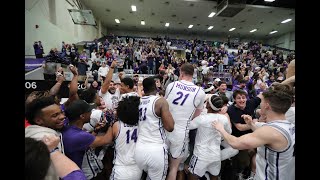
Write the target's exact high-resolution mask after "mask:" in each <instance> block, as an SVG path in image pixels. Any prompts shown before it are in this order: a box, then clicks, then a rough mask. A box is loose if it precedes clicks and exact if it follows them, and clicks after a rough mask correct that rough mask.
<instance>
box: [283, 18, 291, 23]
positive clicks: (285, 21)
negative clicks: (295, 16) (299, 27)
mask: <svg viewBox="0 0 320 180" xmlns="http://www.w3.org/2000/svg"><path fill="white" fill-rule="evenodd" d="M291 20H292V19H286V20H284V21H282V22H281V23H282V24H284V23H287V22H289V21H291Z"/></svg>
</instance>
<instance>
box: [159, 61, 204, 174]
mask: <svg viewBox="0 0 320 180" xmlns="http://www.w3.org/2000/svg"><path fill="white" fill-rule="evenodd" d="M193 71H194V68H193V66H192V65H191V64H189V63H186V64H183V65H182V66H181V69H180V77H179V81H175V82H172V83H170V84H169V85H168V87H167V88H166V94H165V98H166V99H167V101H168V104H169V110H170V112H171V113H172V116H173V119H174V121H175V126H174V130H173V131H172V132H171V133H168V145H169V151H170V154H171V156H170V165H169V175H168V180H176V176H177V171H178V168H179V170H180V171H182V170H183V167H184V164H183V163H184V161H185V160H186V159H187V157H188V155H189V154H188V144H189V127H188V126H189V122H190V120H191V119H193V118H194V117H196V116H198V115H199V114H200V113H201V111H202V108H203V104H204V100H205V93H204V91H203V90H202V89H201V87H199V86H196V85H195V84H193V82H192V76H193ZM180 163H181V165H180ZM179 165H180V167H179Z"/></svg>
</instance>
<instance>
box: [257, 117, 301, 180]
mask: <svg viewBox="0 0 320 180" xmlns="http://www.w3.org/2000/svg"><path fill="white" fill-rule="evenodd" d="M263 126H270V127H273V128H275V129H276V130H277V131H279V132H280V133H281V134H282V135H283V136H284V137H285V138H286V139H287V141H288V146H287V148H286V149H285V150H283V151H276V150H273V149H271V148H269V147H267V146H262V147H258V148H257V156H256V163H257V168H256V175H255V179H258V180H260V179H261V180H265V179H281V180H290V178H289V177H290V176H288V173H289V168H290V167H291V165H290V162H292V158H293V152H294V145H295V125H293V124H292V123H290V122H289V121H287V120H278V121H272V122H268V123H266V124H264V125H263Z"/></svg>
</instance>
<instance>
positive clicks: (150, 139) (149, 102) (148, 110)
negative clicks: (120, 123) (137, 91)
mask: <svg viewBox="0 0 320 180" xmlns="http://www.w3.org/2000/svg"><path fill="white" fill-rule="evenodd" d="M159 98H160V97H158V96H154V95H151V96H143V97H142V98H141V102H140V105H139V112H140V119H139V131H138V132H139V138H138V141H139V143H144V144H164V143H165V140H166V134H165V132H164V128H163V124H162V120H161V118H160V117H158V116H157V115H156V113H155V104H156V101H157V100H158V99H159Z"/></svg>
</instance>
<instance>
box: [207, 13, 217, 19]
mask: <svg viewBox="0 0 320 180" xmlns="http://www.w3.org/2000/svg"><path fill="white" fill-rule="evenodd" d="M215 14H216V13H215V12H212V13H210V14H209V16H208V17H210V18H211V17H213V16H214V15H215Z"/></svg>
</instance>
